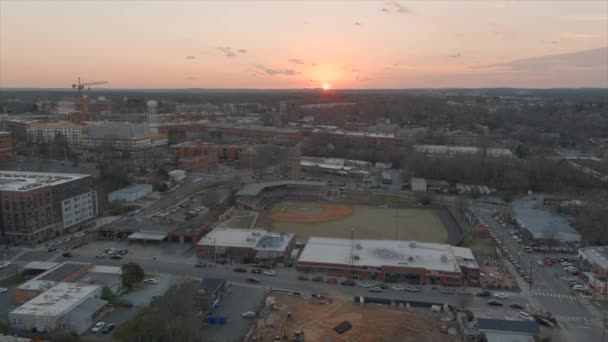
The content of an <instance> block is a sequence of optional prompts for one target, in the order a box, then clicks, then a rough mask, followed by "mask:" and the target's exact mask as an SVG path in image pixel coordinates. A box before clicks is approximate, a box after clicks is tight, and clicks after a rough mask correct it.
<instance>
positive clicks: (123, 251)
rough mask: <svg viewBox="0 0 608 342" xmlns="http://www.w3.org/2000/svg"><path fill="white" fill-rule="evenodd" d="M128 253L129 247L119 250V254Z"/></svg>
mask: <svg viewBox="0 0 608 342" xmlns="http://www.w3.org/2000/svg"><path fill="white" fill-rule="evenodd" d="M127 253H129V250H128V249H121V250H120V251H119V252H118V254H120V255H126V254H127Z"/></svg>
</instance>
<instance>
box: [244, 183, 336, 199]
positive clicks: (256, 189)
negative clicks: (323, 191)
mask: <svg viewBox="0 0 608 342" xmlns="http://www.w3.org/2000/svg"><path fill="white" fill-rule="evenodd" d="M287 185H289V186H325V185H326V183H325V182H311V181H293V180H284V181H274V182H264V183H252V184H247V185H245V186H244V187H243V188H242V189H241V190H239V192H237V193H236V195H237V196H257V195H258V194H259V193H260V192H262V190H264V189H266V188H272V187H275V186H287Z"/></svg>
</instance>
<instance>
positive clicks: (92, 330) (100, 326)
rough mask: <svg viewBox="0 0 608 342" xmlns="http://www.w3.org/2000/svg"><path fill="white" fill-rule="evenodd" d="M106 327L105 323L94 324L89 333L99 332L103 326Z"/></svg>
mask: <svg viewBox="0 0 608 342" xmlns="http://www.w3.org/2000/svg"><path fill="white" fill-rule="evenodd" d="M105 325H106V323H105V322H97V323H95V325H94V326H93V327H92V328H91V332H94V333H96V332H99V331H100V330H101V329H102V328H103V327H104V326H105Z"/></svg>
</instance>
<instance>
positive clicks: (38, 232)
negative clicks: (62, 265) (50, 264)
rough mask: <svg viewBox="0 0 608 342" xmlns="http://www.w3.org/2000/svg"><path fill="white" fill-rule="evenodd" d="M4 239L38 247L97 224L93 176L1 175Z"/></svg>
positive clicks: (0, 203)
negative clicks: (39, 244)
mask: <svg viewBox="0 0 608 342" xmlns="http://www.w3.org/2000/svg"><path fill="white" fill-rule="evenodd" d="M0 205H1V207H0V222H2V231H1V234H2V238H3V239H6V240H9V241H10V242H11V243H18V244H30V243H31V244H33V243H39V242H42V241H45V240H48V239H51V238H55V237H57V236H61V235H63V234H68V233H72V232H75V231H79V230H82V229H84V228H87V227H90V226H92V225H94V224H95V217H96V216H97V192H96V191H95V188H94V185H93V177H92V176H91V175H82V174H67V173H46V172H26V171H0Z"/></svg>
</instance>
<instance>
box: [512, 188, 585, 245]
mask: <svg viewBox="0 0 608 342" xmlns="http://www.w3.org/2000/svg"><path fill="white" fill-rule="evenodd" d="M542 201H543V197H542V195H535V196H528V197H525V198H520V199H517V200H515V201H513V202H512V203H511V207H512V208H513V215H514V217H515V221H516V222H517V225H518V226H519V229H520V230H521V232H522V234H523V235H525V236H526V237H527V238H528V239H531V240H535V241H537V242H543V243H548V244H556V243H560V242H567V243H568V242H579V241H581V234H580V233H579V232H577V231H576V230H575V229H574V228H573V227H572V226H571V225H570V222H568V219H567V218H566V217H565V216H562V215H559V214H557V213H554V212H551V211H549V210H545V209H540V208H537V207H538V206H540V204H541V203H542Z"/></svg>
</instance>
